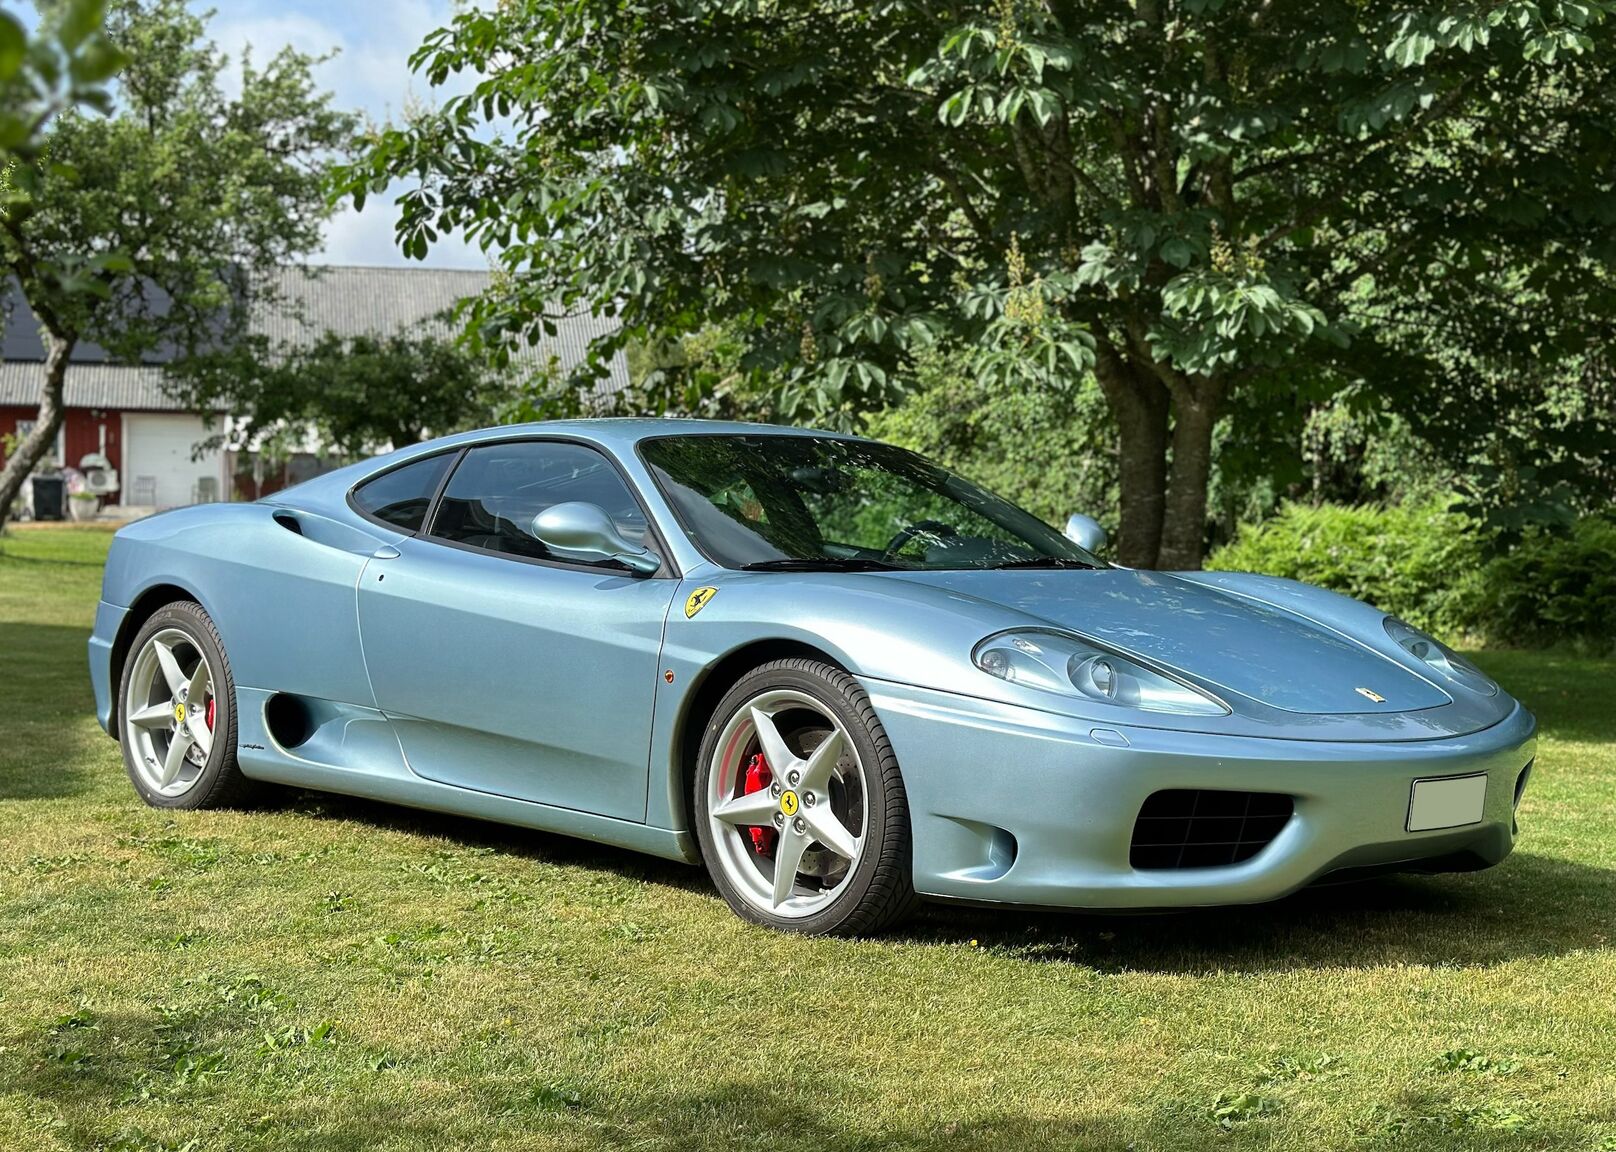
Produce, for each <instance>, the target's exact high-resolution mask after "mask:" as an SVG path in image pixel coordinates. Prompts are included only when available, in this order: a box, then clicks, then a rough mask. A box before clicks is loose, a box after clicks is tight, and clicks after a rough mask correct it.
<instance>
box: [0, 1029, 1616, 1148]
mask: <svg viewBox="0 0 1616 1152" xmlns="http://www.w3.org/2000/svg"><path fill="white" fill-rule="evenodd" d="M153 1023H154V1021H152V1020H149V1019H148V1020H142V1019H139V1018H134V1017H131V1018H129V1019H126V1020H123V1019H116V1020H113V1019H109V1020H107V1021H104V1022H103V1023H102V1025H101V1026H102V1027H103V1028H104V1029H105V1030H106V1031H105V1034H104V1035H103V1036H102V1037H100V1038H98V1039H97V1040H96V1041H94V1043H97V1044H98V1045H102V1046H105V1045H108V1044H109V1043H112V1042H116V1041H118V1040H122V1041H123V1042H124V1043H123V1047H124V1048H125V1050H129V1051H133V1052H141V1050H142V1049H144V1050H145V1053H147V1055H146V1059H145V1060H143V1061H142V1060H127V1059H126V1060H124V1061H120V1062H119V1063H118V1064H100V1063H91V1064H89V1065H87V1066H85V1067H84V1068H82V1069H79V1070H70V1069H66V1068H63V1067H62V1066H60V1065H59V1064H58V1065H53V1064H52V1063H51V1062H50V1061H48V1060H47V1061H46V1062H44V1063H35V1064H33V1065H32V1067H31V1068H30V1069H29V1070H28V1071H27V1072H25V1073H23V1074H22V1075H21V1076H20V1077H18V1078H17V1079H16V1082H15V1083H14V1084H13V1087H15V1088H17V1089H20V1090H22V1091H24V1092H26V1093H28V1094H30V1095H32V1096H34V1097H35V1098H37V1099H39V1100H42V1101H47V1102H49V1103H50V1104H52V1105H54V1106H56V1107H58V1108H61V1109H63V1110H64V1112H65V1113H66V1114H65V1116H64V1117H63V1120H62V1123H61V1126H60V1129H59V1131H60V1132H61V1134H62V1135H64V1136H66V1137H68V1138H69V1139H70V1140H71V1141H72V1143H73V1144H74V1145H75V1146H80V1147H106V1146H108V1144H109V1142H112V1141H116V1140H118V1139H119V1138H120V1136H123V1137H124V1139H125V1140H128V1139H129V1136H128V1135H126V1134H130V1133H132V1131H138V1130H139V1129H138V1125H136V1124H134V1123H131V1121H133V1120H135V1119H136V1118H137V1117H139V1113H138V1112H137V1111H135V1110H134V1109H133V1108H130V1107H129V1105H131V1104H134V1103H136V1102H137V1101H138V1099H139V1095H138V1091H136V1092H132V1091H131V1090H132V1089H135V1088H136V1086H137V1085H138V1084H139V1083H140V1082H141V1078H142V1077H143V1076H150V1075H152V1074H153V1073H156V1076H157V1080H158V1082H159V1086H161V1083H162V1081H164V1080H168V1079H170V1076H169V1075H168V1074H167V1073H166V1070H163V1069H160V1068H158V1067H155V1066H154V1065H156V1061H154V1060H153V1059H152V1057H153V1056H155V1053H153V1052H151V1048H152V1040H151V1032H152V1029H153ZM30 1039H31V1038H30ZM130 1041H133V1043H130ZM333 1058H334V1059H335V1060H337V1061H339V1062H341V1063H346V1062H347V1061H348V1060H349V1057H348V1055H347V1054H346V1053H343V1052H341V1051H340V1050H339V1051H338V1052H337V1053H336V1054H335V1055H334V1057H333ZM142 1064H144V1065H145V1067H144V1068H143V1067H141V1065H142ZM252 1071H253V1069H252V1068H251V1067H250V1058H248V1061H247V1062H246V1063H244V1064H243V1065H241V1066H233V1065H230V1064H227V1065H226V1066H225V1068H224V1070H223V1073H222V1076H223V1078H224V1080H223V1081H220V1082H218V1083H219V1084H222V1083H224V1082H227V1081H228V1080H230V1079H234V1078H240V1077H243V1076H247V1075H250V1074H251V1073H252ZM330 1071H331V1072H333V1073H335V1074H336V1076H337V1079H336V1080H335V1082H330V1081H328V1083H327V1084H326V1085H324V1091H321V1090H320V1086H319V1085H318V1082H317V1081H311V1082H308V1083H305V1084H298V1083H296V1081H287V1082H286V1083H285V1084H284V1088H285V1090H284V1091H282V1092H280V1093H276V1094H273V1095H263V1096H258V1097H256V1098H255V1099H254V1102H253V1109H254V1113H255V1118H254V1119H253V1120H252V1121H251V1122H250V1125H246V1126H244V1125H242V1124H241V1122H240V1121H239V1120H224V1118H223V1117H222V1116H220V1115H219V1112H220V1111H222V1109H219V1108H218V1103H217V1098H218V1093H219V1087H218V1086H215V1087H213V1088H211V1089H208V1090H206V1091H205V1092H204V1094H202V1095H201V1096H199V1097H198V1098H197V1101H196V1106H195V1109H194V1112H193V1115H192V1118H191V1120H190V1121H189V1122H184V1121H182V1122H181V1123H180V1124H179V1126H178V1127H179V1130H178V1131H173V1130H171V1129H173V1128H174V1127H175V1121H176V1116H175V1114H174V1113H173V1112H172V1111H169V1110H165V1111H166V1114H163V1113H162V1112H160V1113H159V1114H158V1115H157V1116H156V1117H153V1118H152V1119H153V1120H156V1123H155V1124H153V1125H152V1128H151V1129H150V1130H149V1135H147V1134H145V1133H142V1135H143V1136H144V1137H145V1138H144V1140H142V1141H139V1142H135V1143H133V1145H132V1146H137V1147H143V1148H144V1147H152V1148H160V1147H173V1146H178V1145H179V1144H180V1143H181V1141H182V1140H184V1139H185V1138H186V1137H187V1136H193V1137H199V1138H200V1139H201V1140H202V1141H203V1142H204V1143H205V1144H207V1146H217V1147H231V1146H233V1145H234V1144H236V1143H237V1142H238V1141H239V1142H240V1143H243V1144H254V1145H261V1146H266V1147H277V1148H280V1147H287V1148H291V1147H299V1146H303V1147H320V1148H341V1149H352V1150H363V1149H370V1148H380V1147H387V1148H397V1147H419V1148H463V1147H473V1146H476V1145H475V1144H473V1143H472V1142H471V1141H472V1139H473V1135H472V1133H469V1132H466V1131H463V1130H457V1126H456V1122H455V1121H454V1120H453V1119H449V1118H447V1117H445V1115H444V1114H443V1113H442V1111H441V1110H439V1109H438V1108H437V1107H435V1105H434V1103H433V1101H432V1098H431V1097H430V1095H428V1096H426V1097H423V1098H422V1099H420V1100H413V1099H409V1098H405V1099H400V1098H399V1096H398V1094H397V1092H396V1089H392V1088H390V1086H389V1085H388V1084H387V1083H386V1081H385V1080H377V1079H376V1078H374V1077H363V1078H361V1077H356V1076H354V1075H353V1069H352V1068H333V1069H330ZM387 1075H389V1076H407V1075H408V1072H407V1071H404V1070H401V1071H399V1072H394V1073H389V1074H387ZM457 1087H459V1088H460V1089H461V1090H462V1091H463V1092H464V1093H465V1094H466V1095H467V1096H469V1097H470V1098H472V1099H474V1100H475V1101H477V1103H478V1106H479V1107H478V1111H479V1112H480V1114H481V1115H482V1116H483V1117H485V1118H490V1119H492V1120H493V1122H494V1123H495V1124H497V1125H498V1126H499V1128H500V1134H501V1135H502V1136H505V1137H510V1136H513V1135H517V1134H518V1133H519V1134H520V1137H519V1139H520V1138H523V1137H525V1139H522V1140H521V1142H522V1143H523V1144H524V1146H525V1145H526V1143H528V1142H530V1141H534V1140H535V1139H536V1140H537V1142H538V1143H539V1144H543V1145H544V1146H556V1147H565V1148H570V1149H578V1150H585V1149H594V1148H625V1147H632V1148H640V1149H648V1150H655V1152H699V1150H705V1149H712V1148H767V1149H770V1150H771V1152H822V1150H824V1149H837V1148H860V1149H867V1150H871V1152H889V1150H890V1152H899V1150H914V1149H932V1148H946V1149H949V1150H950V1152H979V1150H987V1149H1044V1148H1051V1149H1055V1148H1058V1149H1072V1150H1077V1152H1087V1150H1100V1149H1105V1150H1107V1152H1114V1150H1116V1149H1121V1148H1136V1147H1137V1148H1178V1149H1186V1148H1195V1149H1204V1148H1212V1147H1217V1146H1219V1145H1221V1144H1223V1143H1224V1142H1226V1141H1230V1140H1235V1141H1237V1142H1238V1143H1239V1144H1240V1146H1242V1147H1249V1146H1251V1144H1250V1143H1248V1142H1247V1140H1245V1139H1240V1137H1241V1136H1244V1137H1246V1138H1248V1139H1254V1140H1256V1141H1257V1142H1258V1143H1259V1144H1261V1145H1263V1146H1269V1143H1270V1141H1274V1142H1277V1143H1281V1144H1284V1146H1286V1147H1292V1146H1295V1145H1294V1144H1292V1143H1290V1142H1288V1141H1286V1140H1285V1137H1286V1136H1288V1135H1289V1136H1294V1135H1295V1133H1294V1132H1288V1131H1287V1128H1288V1126H1289V1123H1290V1117H1289V1116H1288V1114H1287V1112H1286V1111H1285V1110H1284V1109H1283V1108H1282V1109H1281V1110H1280V1111H1279V1112H1278V1113H1276V1114H1274V1115H1273V1116H1271V1117H1269V1118H1266V1119H1263V1120H1259V1121H1254V1122H1249V1123H1245V1124H1240V1125H1238V1127H1239V1128H1240V1129H1241V1131H1240V1132H1237V1133H1228V1132H1223V1131H1221V1130H1220V1129H1219V1128H1218V1126H1217V1125H1216V1123H1215V1122H1214V1119H1213V1116H1212V1114H1211V1106H1210V1101H1207V1100H1198V1099H1186V1098H1184V1097H1181V1096H1173V1095H1172V1094H1171V1093H1172V1086H1171V1084H1170V1083H1169V1084H1166V1085H1163V1086H1162V1091H1161V1092H1160V1093H1157V1094H1152V1096H1151V1097H1150V1098H1149V1099H1148V1100H1146V1101H1138V1102H1137V1104H1136V1106H1134V1107H1130V1106H1129V1103H1128V1102H1127V1100H1126V1096H1127V1094H1126V1093H1121V1094H1119V1095H1121V1096H1122V1097H1123V1098H1122V1099H1119V1100H1118V1101H1117V1102H1116V1103H1115V1104H1113V1106H1112V1108H1111V1109H1109V1110H1108V1111H1107V1112H1106V1113H1105V1114H1102V1115H1098V1116H1088V1117H1070V1118H1067V1117H1060V1116H1025V1115H1020V1114H1017V1113H1015V1112H1013V1111H1006V1110H1003V1109H995V1108H984V1107H982V1106H981V1105H980V1104H979V1103H978V1102H977V1101H975V1100H972V1099H970V1098H964V1099H960V1100H958V1101H956V1102H955V1104H954V1107H952V1108H951V1109H950V1110H949V1112H950V1113H951V1114H944V1115H939V1116H936V1117H935V1118H933V1119H929V1120H920V1121H910V1122H898V1121H894V1120H886V1121H881V1122H875V1123H862V1124H861V1123H858V1122H856V1121H850V1120H847V1119H845V1117H848V1116H849V1115H857V1114H859V1112H861V1111H863V1110H862V1109H861V1108H860V1107H859V1105H861V1104H862V1103H863V1102H864V1092H865V1089H861V1088H860V1087H858V1086H856V1085H854V1084H852V1083H849V1082H848V1081H847V1079H846V1077H845V1076H841V1075H838V1074H836V1073H835V1072H831V1073H830V1074H828V1075H827V1074H826V1073H825V1072H824V1070H822V1069H812V1070H800V1071H796V1072H788V1073H786V1074H784V1075H782V1076H779V1077H777V1078H774V1079H770V1080H764V1079H748V1078H739V1077H735V1076H728V1077H724V1078H721V1079H720V1078H716V1077H715V1081H714V1082H711V1083H709V1084H708V1085H706V1086H703V1087H700V1088H697V1089H691V1088H690V1087H688V1086H681V1085H676V1084H669V1085H667V1086H666V1088H665V1089H664V1090H661V1091H656V1092H650V1093H647V1092H643V1091H642V1092H634V1093H623V1092H621V1091H618V1090H614V1089H613V1088H612V1086H610V1085H604V1086H603V1087H605V1088H606V1091H605V1092H603V1093H601V1094H599V1095H597V1094H596V1093H595V1092H593V1091H592V1086H591V1085H590V1083H589V1082H588V1080H587V1079H586V1080H584V1081H582V1082H580V1083H579V1084H578V1086H577V1088H575V1089H571V1088H564V1089H562V1090H560V1091H558V1090H557V1089H556V1088H555V1086H553V1085H545V1084H541V1083H536V1082H524V1081H515V1082H513V1081H512V1080H511V1079H509V1078H507V1077H503V1076H502V1077H499V1078H498V1079H494V1078H491V1077H488V1076H484V1075H478V1074H475V1073H472V1074H470V1075H467V1076H465V1077H464V1078H463V1079H462V1080H461V1081H460V1082H459V1083H458V1085H457ZM1337 1090H1338V1091H1343V1092H1345V1091H1349V1090H1350V1089H1349V1088H1347V1087H1346V1086H1345V1085H1342V1086H1340V1087H1338V1089H1337ZM193 1091H194V1089H193ZM1351 1111H1352V1112H1353V1113H1355V1114H1356V1115H1357V1117H1358V1118H1359V1121H1358V1123H1357V1124H1355V1125H1353V1126H1352V1127H1351V1128H1347V1129H1346V1130H1344V1131H1341V1132H1340V1134H1339V1136H1338V1137H1337V1138H1336V1139H1335V1140H1332V1141H1330V1142H1328V1143H1316V1144H1313V1145H1312V1146H1313V1147H1315V1148H1318V1149H1319V1150H1320V1152H1335V1150H1338V1149H1339V1150H1341V1152H1346V1150H1348V1149H1352V1150H1356V1152H1362V1150H1369V1152H1381V1150H1384V1152H1390V1150H1393V1149H1420V1150H1422V1152H1427V1150H1433V1149H1438V1148H1440V1149H1443V1150H1445V1152H1483V1150H1486V1152H1494V1150H1497V1149H1501V1148H1571V1147H1581V1146H1583V1145H1582V1143H1581V1142H1580V1140H1581V1138H1584V1137H1586V1132H1582V1133H1579V1132H1577V1131H1574V1130H1571V1129H1568V1128H1567V1127H1565V1126H1563V1125H1558V1124H1556V1125H1546V1124H1542V1123H1531V1122H1529V1121H1528V1122H1526V1126H1525V1127H1524V1129H1522V1130H1520V1131H1500V1130H1498V1129H1497V1127H1496V1124H1497V1122H1498V1119H1499V1117H1498V1116H1495V1115H1490V1114H1488V1113H1487V1112H1486V1111H1484V1110H1481V1109H1478V1108H1477V1107H1476V1106H1475V1105H1474V1104H1467V1103H1465V1102H1464V1101H1462V1100H1459V1099H1456V1098H1454V1097H1449V1096H1444V1095H1442V1094H1440V1093H1436V1092H1430V1091H1424V1092H1417V1093H1405V1094H1404V1095H1402V1096H1400V1097H1399V1098H1397V1099H1394V1100H1388V1101H1385V1102H1383V1103H1381V1104H1379V1105H1378V1106H1376V1105H1374V1104H1372V1103H1370V1102H1368V1101H1365V1102H1362V1106H1361V1107H1357V1108H1353V1109H1351ZM141 1118H142V1119H145V1118H144V1117H141ZM221 1120H222V1121H223V1123H222V1124H221V1123H220V1121H221ZM150 1122H151V1121H150V1120H148V1123H150ZM214 1125H217V1127H214ZM482 1127H483V1125H479V1128H482ZM210 1128H212V1129H213V1130H212V1131H210V1130H209V1129H210ZM513 1128H514V1129H515V1130H516V1131H515V1132H513V1131H512V1129H513ZM199 1129H200V1131H199ZM485 1133H486V1129H484V1132H482V1133H478V1135H482V1136H485ZM210 1137H211V1139H209V1138H210ZM485 1138H486V1136H485ZM159 1141H166V1142H159ZM495 1142H496V1143H501V1144H502V1143H503V1141H501V1140H500V1139H499V1137H495ZM186 1146H187V1147H188V1146H189V1145H186ZM1590 1146H1591V1145H1590Z"/></svg>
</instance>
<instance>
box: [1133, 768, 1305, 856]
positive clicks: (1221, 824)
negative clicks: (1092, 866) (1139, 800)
mask: <svg viewBox="0 0 1616 1152" xmlns="http://www.w3.org/2000/svg"><path fill="white" fill-rule="evenodd" d="M1294 807H1295V806H1294V805H1293V804H1292V803H1291V798H1290V797H1289V796H1284V795H1281V794H1279V793H1277V792H1214V791H1205V790H1201V789H1191V788H1174V789H1170V790H1168V791H1166V792H1157V793H1154V794H1153V795H1151V796H1150V798H1149V799H1147V800H1146V801H1145V805H1144V807H1143V808H1141V809H1140V810H1139V819H1138V820H1136V821H1135V822H1134V826H1133V844H1132V846H1131V848H1130V850H1129V852H1128V862H1129V863H1130V864H1132V865H1133V866H1134V867H1135V868H1137V869H1140V870H1149V871H1156V870H1161V869H1168V868H1226V867H1228V866H1229V865H1230V864H1239V863H1241V862H1242V861H1245V860H1250V859H1251V858H1252V857H1253V856H1255V855H1256V854H1257V853H1259V852H1261V851H1262V850H1263V849H1264V848H1266V847H1268V845H1269V844H1271V843H1272V842H1273V840H1274V837H1275V836H1278V835H1279V830H1280V829H1281V828H1283V827H1285V822H1286V821H1288V820H1289V819H1290V818H1291V813H1292V812H1293V811H1294Z"/></svg>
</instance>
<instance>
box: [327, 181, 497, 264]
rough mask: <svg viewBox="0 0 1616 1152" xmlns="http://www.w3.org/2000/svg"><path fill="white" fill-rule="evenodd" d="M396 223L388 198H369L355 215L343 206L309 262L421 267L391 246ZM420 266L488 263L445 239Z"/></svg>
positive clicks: (452, 239) (478, 254)
mask: <svg viewBox="0 0 1616 1152" xmlns="http://www.w3.org/2000/svg"><path fill="white" fill-rule="evenodd" d="M397 220H398V216H397V212H396V210H395V209H394V207H393V198H392V197H391V196H376V197H372V198H371V200H370V201H369V202H368V203H367V204H366V205H365V210H364V211H363V212H355V211H354V210H353V207H352V205H344V206H343V208H342V210H341V211H340V212H338V213H337V215H336V216H335V217H333V218H332V220H331V223H330V224H328V225H327V226H326V238H325V248H324V249H323V250H322V251H321V252H320V253H319V254H317V255H316V256H314V257H313V260H314V262H315V263H317V264H386V265H393V266H410V267H421V266H423V262H421V261H416V260H410V259H408V258H407V257H405V255H404V254H403V253H402V252H400V251H399V250H398V245H397V244H396V243H394V241H393V225H394V224H395V223H396V222H397ZM424 266H425V267H429V268H487V267H488V259H487V257H485V256H484V255H483V254H482V252H481V251H480V250H478V249H477V248H476V247H474V246H472V245H470V244H467V243H465V242H464V241H462V240H461V239H460V238H459V237H458V236H454V237H450V236H445V237H441V238H440V239H439V240H438V242H437V243H436V244H434V245H432V249H431V251H429V252H428V253H427V257H426V260H425V262H424Z"/></svg>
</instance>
